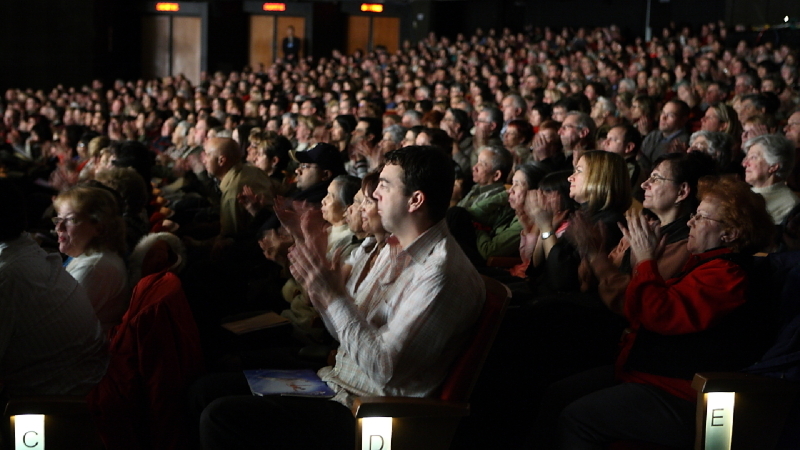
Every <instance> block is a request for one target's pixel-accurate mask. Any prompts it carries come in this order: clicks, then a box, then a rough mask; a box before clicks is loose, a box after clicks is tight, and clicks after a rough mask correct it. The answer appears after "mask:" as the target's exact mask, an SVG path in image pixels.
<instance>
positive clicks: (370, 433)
mask: <svg viewBox="0 0 800 450" xmlns="http://www.w3.org/2000/svg"><path fill="white" fill-rule="evenodd" d="M361 450H392V418H391V417H364V418H362V419H361Z"/></svg>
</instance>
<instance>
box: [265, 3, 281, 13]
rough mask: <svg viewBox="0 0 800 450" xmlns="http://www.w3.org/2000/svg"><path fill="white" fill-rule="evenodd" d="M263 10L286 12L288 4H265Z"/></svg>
mask: <svg viewBox="0 0 800 450" xmlns="http://www.w3.org/2000/svg"><path fill="white" fill-rule="evenodd" d="M261 9H263V10H264V11H286V3H264V4H263V5H262V6H261Z"/></svg>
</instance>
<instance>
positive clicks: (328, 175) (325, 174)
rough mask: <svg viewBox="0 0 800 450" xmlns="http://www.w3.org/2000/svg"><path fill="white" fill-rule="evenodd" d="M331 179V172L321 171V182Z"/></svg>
mask: <svg viewBox="0 0 800 450" xmlns="http://www.w3.org/2000/svg"><path fill="white" fill-rule="evenodd" d="M332 178H333V172H331V171H330V170H323V171H322V180H323V181H328V180H330V179H332Z"/></svg>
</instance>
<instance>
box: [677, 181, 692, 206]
mask: <svg viewBox="0 0 800 450" xmlns="http://www.w3.org/2000/svg"><path fill="white" fill-rule="evenodd" d="M690 193H691V189H690V188H689V183H686V182H683V183H681V184H680V186H678V198H677V199H675V203H680V202H682V201H684V200H686V199H687V198H689V194H690Z"/></svg>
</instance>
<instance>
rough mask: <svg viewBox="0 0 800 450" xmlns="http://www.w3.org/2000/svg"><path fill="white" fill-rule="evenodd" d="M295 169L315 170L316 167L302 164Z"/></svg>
mask: <svg viewBox="0 0 800 450" xmlns="http://www.w3.org/2000/svg"><path fill="white" fill-rule="evenodd" d="M297 168H298V169H301V170H308V169H316V168H317V165H316V164H311V163H302V164H300V165H299V166H297Z"/></svg>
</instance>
